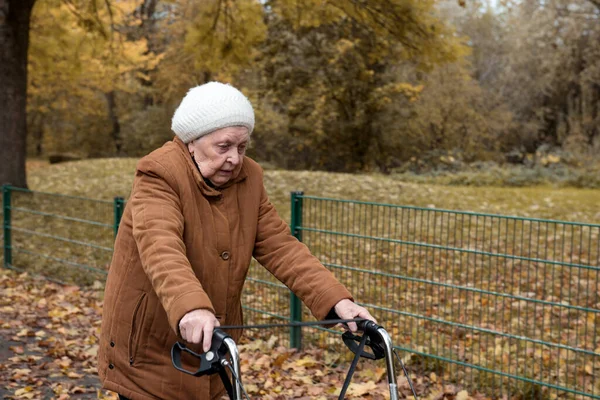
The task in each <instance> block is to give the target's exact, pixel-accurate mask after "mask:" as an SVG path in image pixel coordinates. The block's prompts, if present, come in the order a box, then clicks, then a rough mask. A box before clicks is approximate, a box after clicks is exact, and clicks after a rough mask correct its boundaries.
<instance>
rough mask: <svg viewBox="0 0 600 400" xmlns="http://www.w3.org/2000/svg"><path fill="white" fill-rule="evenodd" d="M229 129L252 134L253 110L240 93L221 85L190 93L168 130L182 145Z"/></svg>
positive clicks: (212, 83) (211, 84) (217, 83)
mask: <svg viewBox="0 0 600 400" xmlns="http://www.w3.org/2000/svg"><path fill="white" fill-rule="evenodd" d="M228 126H245V127H246V128H248V133H252V130H253V129H254V110H253V109H252V104H250V101H249V100H248V99H247V98H246V96H244V94H243V93H242V92H240V91H239V90H237V89H236V88H234V87H233V86H231V85H226V84H223V83H220V82H208V83H205V84H204V85H200V86H196V87H194V88H192V89H190V90H189V91H188V93H187V94H186V95H185V97H184V98H183V100H182V101H181V104H180V105H179V107H178V108H177V110H175V114H174V115H173V120H172V121H171V129H172V130H173V132H175V134H176V135H177V136H178V137H179V138H180V139H181V140H182V141H183V142H184V143H189V142H191V141H192V140H195V139H198V138H199V137H202V136H204V135H208V134H209V133H211V132H213V131H216V130H217V129H221V128H226V127H228Z"/></svg>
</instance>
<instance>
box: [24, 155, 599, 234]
mask: <svg viewBox="0 0 600 400" xmlns="http://www.w3.org/2000/svg"><path fill="white" fill-rule="evenodd" d="M136 162H137V160H136V159H129V158H112V159H96V160H85V161H75V162H69V163H64V164H55V165H51V166H48V165H44V163H43V162H39V161H37V162H36V163H35V164H34V165H35V167H34V168H30V169H29V172H28V182H29V186H30V188H31V189H32V190H38V191H43V192H51V193H61V194H70V195H77V196H84V197H90V198H93V199H103V200H112V199H113V198H114V197H115V196H122V197H125V198H127V197H128V196H129V193H130V190H131V184H132V182H133V174H134V172H135V165H136ZM482 174H483V173H482ZM410 179H413V181H410ZM481 179H483V178H481ZM490 182H491V183H494V182H497V181H494V180H490ZM445 183H448V182H447V177H446V176H443V177H440V178H437V179H436V178H432V177H429V178H427V179H423V180H421V181H417V180H415V179H414V177H412V178H411V177H410V176H408V175H381V174H364V175H358V174H357V175H355V174H342V173H328V172H308V171H279V170H267V171H265V186H266V188H267V191H268V193H269V196H270V198H271V201H272V202H273V204H274V205H275V206H276V207H277V209H278V210H280V213H281V214H282V216H283V217H284V218H285V219H286V220H289V201H290V200H289V197H290V192H291V191H297V190H299V191H303V192H304V193H305V194H306V195H313V196H321V197H332V198H341V199H352V200H363V201H373V202H383V203H390V204H399V205H413V206H419V207H431V208H442V209H449V210H463V211H475V212H484V213H493V214H503V215H516V216H522V217H535V218H548V219H558V220H565V221H579V222H586V223H600V208H599V207H598V206H597V205H598V204H599V203H600V189H581V188H574V187H561V186H560V185H551V184H548V183H544V184H542V185H535V186H531V187H501V186H475V185H468V186H458V185H448V184H445Z"/></svg>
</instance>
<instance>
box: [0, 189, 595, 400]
mask: <svg viewBox="0 0 600 400" xmlns="http://www.w3.org/2000/svg"><path fill="white" fill-rule="evenodd" d="M3 192H4V201H3V205H4V207H3V210H4V216H3V219H4V230H3V231H4V252H5V257H4V263H5V265H6V266H8V267H13V268H19V269H21V270H30V271H32V272H36V273H42V274H44V275H46V276H49V275H50V276H52V277H54V278H59V279H60V280H63V281H64V280H68V281H75V282H77V283H84V284H89V283H91V282H93V281H94V280H97V279H102V276H103V275H104V273H105V271H106V267H107V265H108V263H109V262H110V256H111V253H112V241H113V235H114V232H115V229H116V227H118V221H119V219H120V213H121V212H122V209H123V201H122V199H115V201H114V202H98V201H93V200H89V199H83V198H76V197H67V196H58V195H50V194H45V193H38V192H29V191H22V190H16V189H14V188H9V187H4V188H3ZM80 225H81V227H80ZM291 229H292V232H293V233H294V235H295V236H296V237H298V238H299V239H300V240H301V241H303V242H304V243H305V244H306V245H307V246H308V247H309V248H310V249H311V251H312V252H313V254H315V255H316V256H317V257H318V258H319V259H320V260H321V261H322V262H323V263H324V265H326V266H327V267H328V268H330V269H331V270H332V271H333V272H334V273H335V275H336V276H337V277H338V278H339V279H340V280H341V281H342V282H343V283H344V284H345V285H347V287H348V288H349V289H350V291H351V292H352V293H353V294H354V296H355V298H356V300H357V301H358V302H360V303H362V304H364V305H366V306H367V307H368V308H369V309H371V310H372V312H373V314H374V315H375V316H376V318H377V319H378V320H379V322H380V323H381V325H383V326H384V327H385V328H386V330H388V332H389V333H390V335H391V336H392V340H393V343H394V344H395V345H396V347H397V348H398V349H400V350H403V351H404V353H403V354H405V362H406V363H407V364H408V365H409V366H410V368H411V369H412V371H414V372H416V373H419V374H425V375H427V376H429V377H430V379H443V380H444V381H446V382H456V383H457V384H459V385H462V386H464V387H465V388H467V389H469V390H472V389H475V388H479V389H480V390H481V391H483V392H485V393H487V394H494V395H496V396H498V397H501V396H503V395H506V396H508V397H514V396H516V398H521V399H554V398H569V399H571V398H572V399H579V398H581V399H583V398H586V399H587V398H593V399H600V379H597V378H596V377H597V376H600V281H599V277H598V276H599V271H600V268H599V265H600V225H597V224H582V223H571V222H563V221H551V220H541V219H532V218H517V217H507V216H501V215H490V214H480V213H469V212H456V211H449V210H439V209H430V208H418V207H406V206H396V205H388V204H375V203H367V202H358V201H345V200H335V199H325V198H319V197H312V196H304V195H302V194H301V193H292V221H291ZM73 267H76V268H73ZM75 271H83V273H81V272H79V273H76V272H75ZM243 303H244V308H245V315H246V322H247V323H257V322H265V321H267V320H268V321H271V322H273V321H277V320H286V321H287V320H289V319H295V320H298V319H302V318H303V319H310V316H309V315H308V311H307V310H306V309H305V308H304V307H303V306H301V304H300V303H299V302H298V301H297V299H295V298H294V297H293V296H290V294H289V291H288V290H287V288H285V287H284V286H283V285H281V283H279V282H278V281H276V280H274V278H273V277H272V276H271V275H270V274H269V273H268V272H267V271H266V270H265V269H264V268H260V267H259V266H257V265H255V264H253V265H252V266H251V270H250V274H249V278H248V282H247V284H246V287H245V289H244V299H243ZM248 333H249V334H252V332H248ZM265 339H266V340H273V341H278V342H280V344H284V345H291V346H296V347H299V346H300V345H301V344H319V345H321V346H326V347H336V346H338V345H339V342H340V341H339V339H338V338H336V337H334V336H333V335H330V334H328V332H327V330H325V329H316V328H314V329H305V330H303V331H302V332H300V330H292V332H291V333H288V332H286V331H283V330H279V331H275V332H271V333H270V334H269V337H266V338H265Z"/></svg>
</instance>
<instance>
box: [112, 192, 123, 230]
mask: <svg viewBox="0 0 600 400" xmlns="http://www.w3.org/2000/svg"><path fill="white" fill-rule="evenodd" d="M124 207H125V199H124V198H122V197H115V199H114V202H113V209H114V212H115V221H114V229H115V237H117V232H118V231H119V224H120V223H121V217H122V216H123V208H124Z"/></svg>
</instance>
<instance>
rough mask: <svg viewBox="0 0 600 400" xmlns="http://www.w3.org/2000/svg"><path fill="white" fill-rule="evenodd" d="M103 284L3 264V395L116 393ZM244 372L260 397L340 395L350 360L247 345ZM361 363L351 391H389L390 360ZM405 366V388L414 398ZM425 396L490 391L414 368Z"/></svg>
mask: <svg viewBox="0 0 600 400" xmlns="http://www.w3.org/2000/svg"><path fill="white" fill-rule="evenodd" d="M101 313H102V284H100V283H98V284H97V285H94V286H93V287H91V288H88V289H82V288H80V287H78V286H63V285H59V284H56V283H52V282H49V281H47V280H45V279H41V278H36V277H32V276H29V275H27V274H18V273H16V272H14V271H10V270H0V325H1V326H2V330H1V337H0V395H2V398H4V399H96V398H99V399H115V398H116V396H115V395H114V393H110V392H107V391H102V390H101V388H100V384H99V380H98V377H97V374H96V372H97V371H96V355H97V351H98V333H99V330H100V321H101ZM239 348H240V353H241V358H242V360H241V363H242V365H241V368H242V379H243V382H244V386H245V388H246V391H247V392H248V393H249V395H250V396H251V398H252V399H336V398H337V396H338V394H339V390H340V388H341V386H342V384H343V381H344V379H345V376H346V372H347V367H348V366H347V365H344V366H332V365H331V364H330V362H329V361H328V355H327V353H325V352H324V351H323V350H317V349H308V350H304V351H301V352H298V351H294V350H290V349H287V348H283V347H273V344H272V342H270V341H269V340H264V341H263V340H255V341H252V342H248V341H244V342H242V343H240V345H239ZM379 364H380V365H378V364H368V363H359V366H358V369H357V372H356V373H355V375H354V377H353V380H352V383H351V385H350V387H349V389H348V392H347V395H346V398H347V399H373V400H376V399H386V398H389V391H388V390H389V389H388V388H387V383H386V382H387V381H386V379H387V375H386V370H385V365H384V363H383V360H381V361H380V362H379ZM397 372H398V374H399V375H398V384H399V391H400V393H401V394H404V395H405V396H407V397H409V398H410V388H409V385H408V381H407V379H406V378H405V377H404V376H403V375H402V374H401V371H397ZM411 379H412V381H413V383H414V386H415V389H416V390H417V392H418V394H419V397H420V398H422V399H431V400H433V399H436V400H441V399H447V400H467V399H485V398H486V397H484V396H482V395H475V394H469V392H468V391H467V390H461V389H460V388H457V387H455V386H452V385H444V383H443V382H440V381H439V379H438V378H437V377H436V376H435V375H434V374H431V375H429V376H426V377H423V376H415V375H414V374H411Z"/></svg>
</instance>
